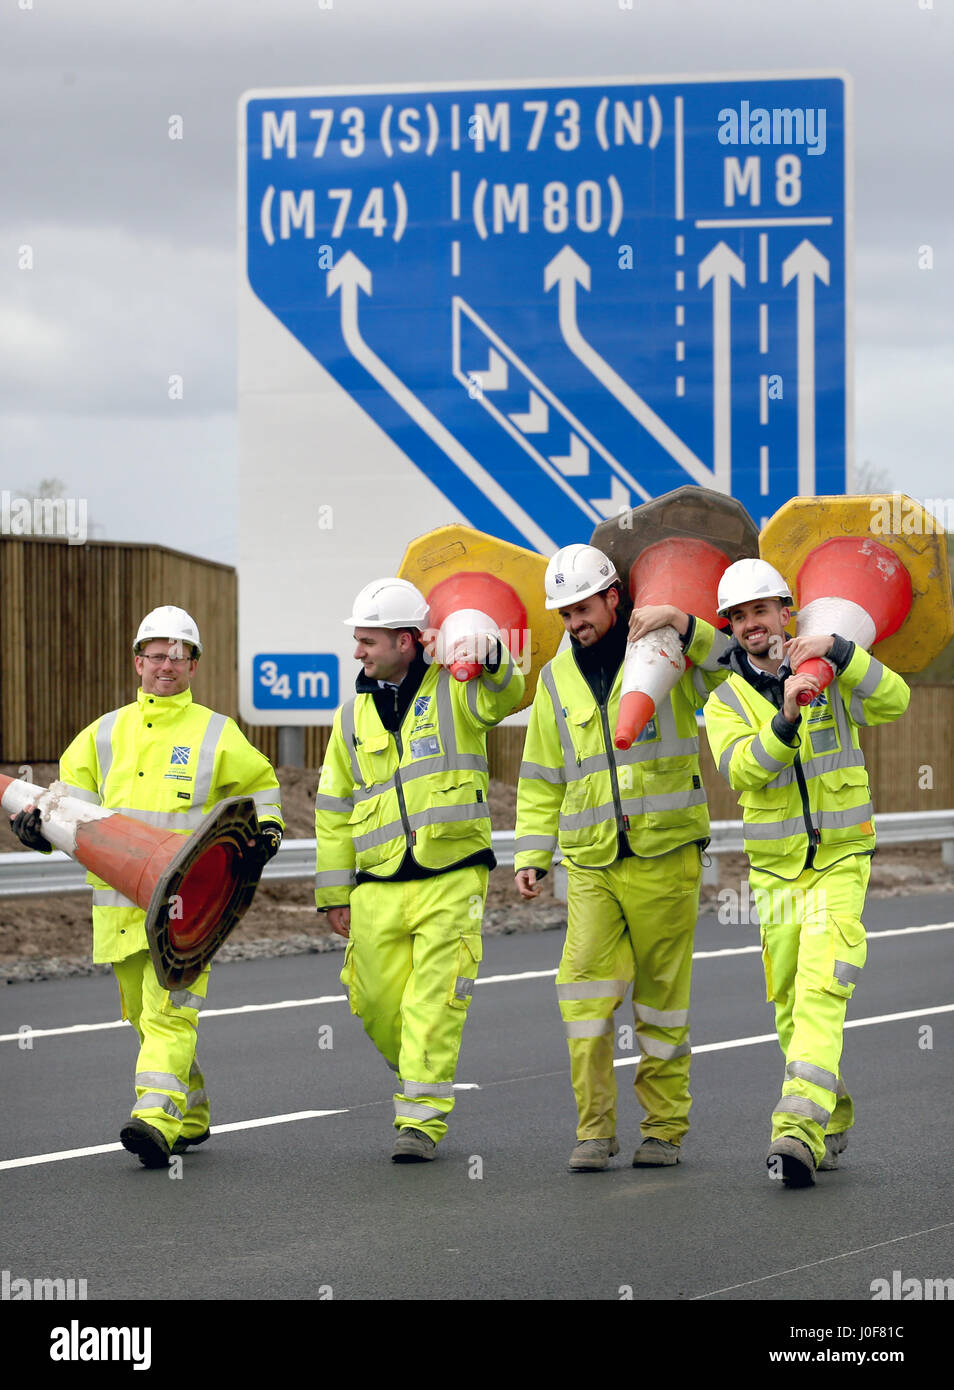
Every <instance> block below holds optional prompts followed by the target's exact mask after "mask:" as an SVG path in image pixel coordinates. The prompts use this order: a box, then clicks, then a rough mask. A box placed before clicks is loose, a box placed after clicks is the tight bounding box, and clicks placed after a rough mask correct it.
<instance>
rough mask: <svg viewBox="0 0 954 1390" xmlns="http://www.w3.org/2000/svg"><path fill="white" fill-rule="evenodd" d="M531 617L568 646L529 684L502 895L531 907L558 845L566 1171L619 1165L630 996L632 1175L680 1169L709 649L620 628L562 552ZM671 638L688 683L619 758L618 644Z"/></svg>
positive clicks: (604, 575)
mask: <svg viewBox="0 0 954 1390" xmlns="http://www.w3.org/2000/svg"><path fill="white" fill-rule="evenodd" d="M545 582H546V591H547V601H546V606H547V608H549V609H557V610H558V611H559V613H560V616H561V617H562V619H563V624H564V627H565V628H566V630H567V632H568V633H569V635H570V647H569V650H566V651H563V652H560V653H558V654H557V656H556V657H554V659H553V660H552V661H551V662H549V663H548V664H547V665H546V666H545V667H544V668H543V671H542V672H541V675H540V679H539V682H538V684H537V690H536V695H535V697H534V701H533V707H532V710H531V714H530V724H529V727H528V729H527V739H526V744H525V746H524V754H523V757H524V761H523V764H522V766H521V768H520V780H519V783H518V787H517V838H516V855H515V858H514V864H515V867H516V870H517V888H518V891H519V892H520V894H521V896H522V897H524V898H528V899H529V898H534V897H536V896H537V895H538V893H539V891H540V889H539V887H538V885H537V880H538V879H539V878H540V877H542V875H543V874H544V873H546V872H547V870H548V869H549V867H550V863H551V860H552V857H553V853H554V851H555V850H556V848H557V845H558V844H559V848H560V850H561V852H562V855H563V859H564V862H565V863H566V865H567V869H568V876H569V884H568V894H567V934H566V944H565V946H564V949H563V958H562V960H561V962H560V969H559V971H558V973H557V996H558V999H559V1001H560V1012H561V1014H562V1016H563V1023H564V1027H565V1029H566V1035H567V1043H568V1046H569V1052H570V1075H571V1080H572V1083H573V1090H574V1093H575V1096H576V1105H577V1112H578V1125H577V1143H576V1146H575V1148H574V1149H573V1152H572V1153H571V1155H570V1160H569V1166H570V1169H571V1171H573V1172H578V1173H586V1172H595V1171H599V1170H601V1169H605V1168H607V1167H608V1165H609V1160H610V1158H611V1157H612V1156H613V1155H614V1154H616V1153H618V1152H619V1144H618V1142H617V1138H616V1132H617V1126H616V1078H615V1073H614V1070H613V1014H614V1011H615V1010H616V1009H617V1008H618V1007H619V1005H620V1004H621V1003H622V1001H623V998H624V996H625V994H626V991H627V989H628V988H629V986H630V984H632V986H633V1012H634V1015H635V1035H636V1046H637V1047H638V1048H639V1051H640V1053H641V1057H640V1061H639V1066H638V1067H637V1070H636V1081H635V1088H636V1098H637V1100H638V1101H639V1103H640V1105H641V1106H642V1108H643V1110H644V1111H645V1116H644V1119H643V1123H642V1135H643V1139H642V1143H641V1144H640V1146H639V1148H637V1150H636V1153H635V1155H634V1157H633V1166H634V1167H640V1168H642V1167H663V1166H668V1165H672V1164H675V1163H678V1162H679V1161H680V1146H681V1144H682V1140H683V1137H684V1135H685V1134H686V1131H687V1130H688V1128H689V1108H690V1105H691V1098H690V1095H689V1052H690V1048H689V987H690V978H691V973H692V939H693V934H694V931H695V925H696V919H697V917H698V914H699V886H700V882H701V873H702V871H701V858H700V852H701V848H702V847H703V846H704V845H705V844H706V843H707V841H708V834H709V813H708V809H707V806H706V794H705V791H704V789H703V786H702V779H701V776H700V773H699V756H698V749H699V741H698V726H697V721H696V710H697V708H698V707H699V706H700V704H701V703H702V701H704V700H705V698H706V695H707V693H708V691H709V689H710V688H711V687H712V685H713V684H714V683H716V682H718V681H721V680H723V679H724V678H725V677H724V673H723V672H722V671H721V670H720V669H719V668H718V666H717V664H716V657H717V656H718V655H719V654H720V653H721V652H722V650H723V648H724V646H725V639H724V638H723V637H722V636H721V635H720V634H717V633H716V632H715V631H714V630H713V628H711V627H710V626H709V624H708V623H705V622H703V621H701V620H700V619H698V618H694V617H691V616H689V615H687V614H685V613H683V612H681V611H680V610H679V609H677V608H674V607H671V606H664V605H658V606H652V607H644V608H638V609H636V610H635V611H634V612H633V614H632V616H631V619H630V623H629V626H628V628H627V623H626V621H625V619H624V616H623V612H622V604H623V594H622V588H621V584H620V580H619V575H618V574H617V572H616V569H615V567H614V566H613V564H612V562H611V561H610V560H608V559H607V557H606V556H605V555H604V554H603V553H602V551H600V550H597V549H596V548H595V547H594V546H591V545H570V546H566V547H565V548H564V549H563V550H560V551H558V552H557V554H556V555H554V556H553V558H552V559H551V561H550V563H549V565H548V566H547V572H546V580H545ZM665 626H673V627H675V628H676V631H677V632H678V633H679V635H680V641H681V644H682V648H683V651H684V653H685V655H686V656H687V657H688V658H689V660H690V661H691V662H692V663H693V665H694V667H695V669H694V670H693V671H692V672H688V671H687V672H686V673H685V674H684V675H683V676H682V677H681V678H680V679H679V681H678V683H677V684H676V685H675V687H674V688H673V690H672V692H671V694H670V695H669V696H667V697H666V698H664V699H663V700H661V701H660V703H659V706H658V708H657V711H656V715H655V717H654V718H653V719H652V721H651V722H650V723H649V724H648V725H647V727H646V728H645V729H644V730H643V732H642V734H641V735H640V737H639V738H638V739H637V741H636V742H635V743H634V744H633V745H632V747H631V748H629V749H627V750H626V751H625V752H620V751H619V750H617V749H616V748H615V747H614V743H613V738H612V736H611V732H610V731H611V728H612V727H614V726H615V723H616V720H617V717H618V714H619V705H620V696H621V688H622V674H623V661H624V657H625V654H626V643H627V640H628V639H632V640H636V639H638V638H640V637H643V636H645V635H646V633H648V632H653V631H655V630H656V629H658V628H661V627H665Z"/></svg>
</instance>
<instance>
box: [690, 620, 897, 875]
mask: <svg viewBox="0 0 954 1390" xmlns="http://www.w3.org/2000/svg"><path fill="white" fill-rule="evenodd" d="M910 698H911V692H910V690H909V689H908V687H907V685H906V684H905V683H904V681H903V680H902V679H901V677H900V676H898V675H896V674H895V672H894V671H890V670H888V668H887V667H886V666H883V665H882V664H881V662H880V661H877V660H875V658H874V657H873V656H871V655H870V653H868V652H866V651H865V650H864V648H863V647H857V646H856V647H855V650H854V653H853V655H852V657H851V659H850V661H849V662H848V665H847V666H846V667H845V669H844V670H843V671H842V673H841V675H840V676H838V677H837V678H836V680H834V681H832V683H831V685H829V686H828V688H827V689H826V690H825V691H823V692H822V694H821V695H820V696H818V697H816V699H815V700H814V701H813V703H812V704H810V705H806V706H805V707H804V710H803V712H802V722H801V724H800V725H799V729H798V733H797V734H796V736H795V742H794V744H788V743H785V742H784V741H783V740H782V739H780V738H778V737H777V735H776V734H775V732H774V730H773V729H772V720H773V719H774V717H775V715H776V714H777V713H778V711H777V709H776V707H775V705H773V704H772V702H771V701H770V700H767V699H766V698H765V696H764V695H762V694H760V693H759V691H758V690H756V689H755V687H754V686H753V685H750V684H749V682H748V681H747V680H746V679H745V678H744V676H741V675H739V674H738V672H737V671H733V672H732V674H731V675H730V676H729V679H728V680H727V681H726V682H725V683H724V684H723V685H721V686H719V688H718V690H715V691H713V693H712V695H710V697H709V699H708V701H707V703H706V708H705V718H706V733H707V734H708V737H709V746H710V748H711V749H712V756H713V758H714V759H715V761H716V763H717V764H718V766H719V770H720V772H721V773H722V774H723V776H724V777H726V778H727V779H728V781H729V785H730V786H731V787H733V788H734V789H735V790H736V791H738V792H741V796H740V797H739V804H740V805H741V807H742V815H743V823H744V830H743V844H744V847H745V852H746V854H747V855H748V857H749V860H750V862H751V864H752V867H753V868H754V869H758V870H760V871H762V872H766V873H771V874H775V875H776V876H777V877H778V878H784V879H794V878H797V877H798V876H799V874H800V873H801V872H802V870H803V869H807V868H815V869H819V870H821V869H827V868H830V867H831V865H832V864H834V863H837V861H838V860H839V859H845V858H847V857H848V856H849V855H851V854H865V853H870V851H871V850H873V849H874V847H875V829H874V822H873V821H872V813H873V808H872V805H871V793H870V791H869V788H868V774H867V772H866V770H865V760H864V754H863V753H862V751H861V748H860V746H859V742H858V726H859V724H887V723H890V721H891V720H893V719H898V718H899V717H900V716H901V715H902V714H903V713H904V711H905V710H906V709H907V707H908V701H909V700H910Z"/></svg>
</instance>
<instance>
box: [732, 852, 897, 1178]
mask: <svg viewBox="0 0 954 1390" xmlns="http://www.w3.org/2000/svg"><path fill="white" fill-rule="evenodd" d="M870 873H871V860H870V858H869V857H868V855H865V854H856V855H852V856H851V857H850V858H849V859H843V860H841V862H840V863H838V864H834V865H832V867H831V868H830V869H825V870H823V872H821V873H817V872H815V871H814V870H813V869H806V870H805V871H804V872H803V873H801V874H800V875H799V876H798V878H797V879H794V880H792V882H790V883H786V882H783V881H782V880H781V879H778V878H774V877H773V876H772V875H771V874H760V873H758V872H757V871H756V870H754V869H753V870H752V872H751V874H750V876H749V883H750V884H751V887H752V895H753V897H754V898H755V901H756V904H757V906H758V913H759V921H760V924H761V927H760V930H761V936H762V961H763V964H764V966H765V986H766V995H767V997H768V999H769V1000H770V1001H771V1002H774V1004H775V1026H776V1028H777V1029H778V1041H779V1046H780V1047H781V1049H782V1051H783V1053H784V1054H785V1081H784V1084H783V1086H782V1095H781V1099H780V1100H779V1102H778V1104H777V1105H776V1107H775V1109H774V1111H773V1112H772V1138H773V1140H774V1139H778V1138H781V1137H782V1136H783V1135H787V1136H790V1137H791V1138H793V1139H801V1140H802V1142H803V1143H805V1144H807V1145H808V1146H809V1148H810V1149H811V1151H812V1153H813V1154H814V1155H815V1162H816V1163H819V1162H820V1161H821V1159H822V1158H824V1156H825V1135H826V1134H841V1133H843V1132H844V1131H845V1130H846V1129H850V1127H851V1125H852V1124H853V1123H854V1106H853V1105H852V1100H851V1096H850V1095H849V1094H848V1091H847V1089H846V1087H845V1083H844V1081H843V1080H842V1078H841V1049H842V1039H843V1029H844V1024H845V1010H846V1009H847V1007H848V1000H849V999H850V998H851V996H852V994H853V992H854V988H855V983H856V981H857V979H858V977H859V976H860V974H861V971H862V968H863V966H864V963H865V960H866V958H867V951H868V945H867V940H866V936H865V929H864V927H863V926H862V923H861V914H862V911H863V910H864V903H865V893H866V891H867V888H868V877H869V875H870Z"/></svg>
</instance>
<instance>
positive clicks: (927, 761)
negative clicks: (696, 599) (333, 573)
mask: <svg viewBox="0 0 954 1390" xmlns="http://www.w3.org/2000/svg"><path fill="white" fill-rule="evenodd" d="M163 603H175V604H178V605H179V606H180V607H182V608H186V609H188V611H189V612H190V613H191V614H192V616H193V617H194V618H195V620H196V622H197V623H198V625H199V631H200V632H201V634H202V643H203V648H204V651H203V656H202V660H201V661H200V662H199V668H198V671H197V672H196V678H195V682H194V684H193V687H192V688H193V692H194V694H195V698H196V699H197V700H199V701H200V702H201V703H202V704H204V705H210V706H211V707H212V708H213V709H217V710H221V711H222V713H224V714H231V715H232V716H233V717H236V716H237V712H238V711H237V705H238V673H237V640H236V636H237V576H236V573H235V570H234V569H231V568H230V567H229V566H227V565H219V564H216V563H214V562H213V561H210V560H199V559H196V558H195V557H194V556H191V555H183V554H180V553H179V552H178V551H174V550H166V549H164V548H162V547H160V546H144V545H133V544H124V543H117V542H110V541H90V542H88V543H87V544H85V545H82V546H71V545H68V544H67V543H66V542H65V541H63V540H59V539H44V538H39V537H31V538H20V537H3V538H0V762H6V763H17V764H19V763H33V762H55V761H56V760H57V759H58V758H59V755H60V753H61V752H62V750H63V749H64V748H65V747H66V745H67V744H68V743H69V741H70V739H71V738H72V737H73V735H74V734H76V733H77V732H78V731H79V730H80V729H82V728H83V727H85V725H87V724H89V723H90V722H91V721H92V720H93V719H95V718H96V717H97V716H98V715H100V714H102V713H104V712H105V711H106V710H110V709H114V708H115V707H116V706H117V705H120V704H124V703H126V702H128V701H129V700H132V699H134V698H135V692H136V687H137V678H136V673H135V669H134V667H133V662H132V640H133V637H134V636H135V633H136V629H137V628H138V626H139V623H140V621H141V619H142V617H143V615H144V614H145V613H147V612H148V611H149V610H150V609H151V608H155V607H157V606H158V605H159V604H163ZM239 723H240V724H241V725H242V728H243V729H244V730H245V732H246V734H247V735H248V737H249V738H250V739H251V741H252V742H253V743H254V744H255V746H256V747H257V748H260V749H261V750H262V752H263V753H264V754H265V755H266V756H267V757H268V758H270V759H271V760H272V761H273V762H274V761H275V760H276V758H277V756H278V730H277V728H276V727H274V726H257V725H256V726H254V727H251V726H248V725H245V724H244V723H243V722H242V721H241V720H239ZM329 732H330V730H329V729H328V728H327V727H313V728H308V729H306V730H305V765H306V766H307V767H318V766H320V764H321V761H322V758H323V756H324V750H325V748H326V746H327V742H328V735H329ZM524 736H525V729H524V728H522V727H519V726H518V727H507V726H505V727H503V728H500V729H496V730H494V731H492V732H491V735H490V738H489V740H488V751H489V755H490V768H491V774H492V776H494V777H497V778H499V779H501V780H502V781H505V782H511V783H512V782H514V781H515V780H516V776H517V772H518V770H519V767H520V759H521V755H522V751H523V741H524ZM861 738H862V746H863V747H864V750H865V756H866V759H867V762H868V768H869V774H870V777H871V785H872V792H873V796H874V803H875V807H876V809H877V810H880V811H928V810H943V809H945V808H947V807H952V806H954V685H915V686H913V687H912V692H911V705H910V708H909V710H908V712H907V714H906V715H905V717H904V718H903V719H901V720H899V721H897V722H896V723H894V724H887V725H883V726H882V727H880V728H876V729H863V730H862V733H861ZM700 744H701V752H702V771H703V780H704V782H705V785H706V788H707V789H708V793H709V806H710V812H711V814H712V816H713V819H718V820H732V819H735V818H737V817H738V814H739V813H738V805H737V802H736V798H735V795H734V793H733V792H732V791H731V790H730V789H729V787H728V786H727V785H726V783H725V782H724V780H723V779H722V777H721V776H720V775H719V774H718V772H717V771H716V769H715V767H714V766H713V763H712V759H711V756H710V754H709V749H708V746H707V744H706V741H705V738H704V737H703V738H702V739H700Z"/></svg>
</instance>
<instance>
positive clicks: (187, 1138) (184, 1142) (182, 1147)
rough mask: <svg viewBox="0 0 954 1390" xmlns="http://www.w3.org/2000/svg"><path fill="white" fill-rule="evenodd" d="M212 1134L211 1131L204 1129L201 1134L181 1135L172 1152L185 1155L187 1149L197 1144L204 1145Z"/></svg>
mask: <svg viewBox="0 0 954 1390" xmlns="http://www.w3.org/2000/svg"><path fill="white" fill-rule="evenodd" d="M211 1134H212V1131H211V1129H204V1130H203V1131H202V1133H201V1134H180V1135H179V1138H178V1139H177V1140H176V1142H175V1143H174V1144H173V1146H172V1152H173V1153H174V1154H184V1153H185V1151H186V1149H188V1148H189V1147H190V1146H193V1147H194V1146H195V1145H196V1144H204V1143H205V1141H206V1139H208V1138H210V1137H211Z"/></svg>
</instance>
